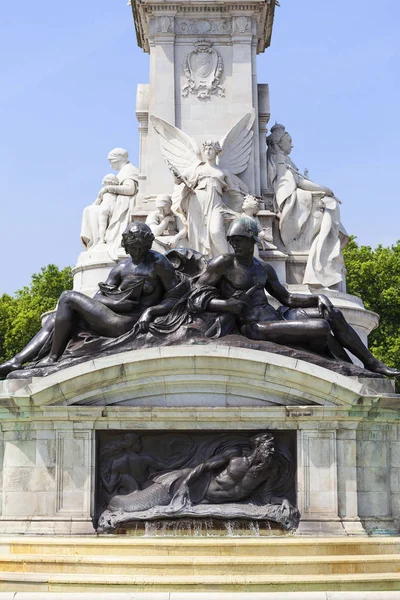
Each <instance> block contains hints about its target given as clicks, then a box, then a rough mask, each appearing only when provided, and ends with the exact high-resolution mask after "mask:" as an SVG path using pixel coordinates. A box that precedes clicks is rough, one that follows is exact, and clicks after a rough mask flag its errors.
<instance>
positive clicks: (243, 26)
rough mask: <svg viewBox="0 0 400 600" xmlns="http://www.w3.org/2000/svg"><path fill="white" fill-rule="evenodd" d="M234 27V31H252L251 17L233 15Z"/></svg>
mask: <svg viewBox="0 0 400 600" xmlns="http://www.w3.org/2000/svg"><path fill="white" fill-rule="evenodd" d="M232 29H233V33H251V19H250V17H233V19H232Z"/></svg>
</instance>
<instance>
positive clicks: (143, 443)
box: [96, 431, 300, 533]
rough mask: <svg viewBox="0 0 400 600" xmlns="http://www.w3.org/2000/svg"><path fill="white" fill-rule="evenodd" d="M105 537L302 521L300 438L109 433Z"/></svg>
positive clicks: (101, 511)
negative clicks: (148, 527) (158, 527)
mask: <svg viewBox="0 0 400 600" xmlns="http://www.w3.org/2000/svg"><path fill="white" fill-rule="evenodd" d="M98 442H99V444H98V457H99V461H98V472H97V493H96V513H97V515H98V531H99V532H107V533H109V532H112V531H115V530H116V529H117V528H118V527H120V526H123V525H124V524H126V523H129V522H132V521H142V520H153V519H159V518H166V517H167V518H176V519H181V518H182V517H188V516H189V517H194V518H204V517H207V518H219V519H232V518H241V519H251V520H253V519H254V520H270V521H273V522H275V523H277V524H279V525H280V526H281V527H282V528H283V529H286V530H288V529H294V528H296V527H297V525H298V522H299V517H300V515H299V512H298V510H297V509H296V508H295V506H294V505H295V503H296V492H295V479H296V465H295V461H294V458H293V457H294V455H295V435H294V433H293V432H284V433H281V432H275V433H274V436H272V435H271V433H269V432H267V431H261V432H259V433H256V434H254V433H250V432H247V433H246V432H240V433H239V432H230V431H213V432H185V433H182V432H177V431H176V432H173V431H169V432H167V433H166V432H162V433H159V432H154V433H139V432H128V433H123V434H121V433H120V432H111V433H110V432H102V433H101V434H99V438H98Z"/></svg>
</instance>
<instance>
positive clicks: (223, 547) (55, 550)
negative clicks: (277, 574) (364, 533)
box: [0, 536, 400, 557]
mask: <svg viewBox="0 0 400 600" xmlns="http://www.w3.org/2000/svg"><path fill="white" fill-rule="evenodd" d="M4 554H41V555H46V554H51V555H63V556H64V555H70V554H79V555H81V556H83V555H95V556H102V555H105V556H137V555H139V556H142V555H146V556H220V555H222V556H253V555H256V556H275V557H277V556H290V557H292V556H326V555H329V556H343V555H370V554H400V537H390V538H368V537H348V538H341V537H330V538H325V537H317V538H311V537H303V538H301V537H294V536H293V537H291V536H285V537H251V538H250V537H243V538H240V537H223V538H218V537H212V536H210V537H205V536H202V537H161V536H160V537H151V538H150V537H149V538H147V537H136V538H135V537H121V536H99V537H83V536H79V537H78V536H76V537H74V536H68V537H61V536H57V537H45V536H40V537H30V536H29V537H28V536H23V537H22V536H19V537H9V538H7V537H1V538H0V557H1V555H4Z"/></svg>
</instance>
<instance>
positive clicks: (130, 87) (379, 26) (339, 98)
mask: <svg viewBox="0 0 400 600" xmlns="http://www.w3.org/2000/svg"><path fill="white" fill-rule="evenodd" d="M280 2H281V7H280V8H277V9H276V17H275V25H274V32H273V36H272V45H271V48H270V49H269V50H267V51H266V52H265V53H264V54H262V55H260V56H259V60H258V80H259V82H260V83H269V85H270V93H271V112H272V116H271V125H272V123H273V122H274V121H275V120H277V121H278V122H281V123H284V124H285V125H286V127H287V129H288V130H289V131H290V133H291V135H292V137H293V141H294V145H295V148H294V150H293V154H292V156H293V159H294V161H295V162H296V164H297V165H298V166H299V167H300V168H301V169H303V168H304V167H308V169H309V171H310V176H311V177H312V178H313V179H314V180H315V181H318V182H319V183H322V184H324V185H327V186H329V187H330V188H332V189H333V190H334V192H335V193H336V195H337V196H338V197H339V198H340V199H341V200H342V201H343V206H342V221H343V223H344V225H345V227H346V228H347V230H348V231H349V233H353V234H355V235H357V237H358V240H359V242H360V243H363V244H368V245H372V246H376V245H377V244H379V243H382V244H384V245H389V244H392V243H395V242H396V240H397V239H399V238H400V225H399V220H400V219H399V217H400V209H399V201H400V192H399V184H398V179H397V177H398V174H399V172H400V150H399V134H400V125H399V123H400V120H399V88H400V85H399V72H400V67H399V65H400V49H399V48H400V45H399V43H398V37H399V22H400V3H399V2H398V0H380V2H379V3H377V2H376V1H372V0H351V1H349V2H345V3H344V2H342V3H340V2H328V1H327V0H280ZM0 55H1V57H2V60H1V65H0V81H1V82H2V86H1V92H0V119H1V136H0V159H1V160H0V170H1V171H0V176H1V190H2V202H1V223H2V228H1V232H2V235H1V239H0V273H1V287H0V293H2V292H8V293H12V292H14V291H15V290H16V289H17V288H20V287H22V286H23V285H27V284H28V283H29V281H30V277H31V275H32V273H34V272H37V271H39V270H40V267H41V266H44V265H47V264H48V263H50V262H53V263H55V264H57V265H58V266H60V267H63V266H66V265H71V266H72V265H74V264H75V262H76V258H77V256H78V254H79V252H80V250H81V248H80V242H79V231H80V221H81V214H82V210H83V208H84V207H85V206H86V205H87V204H90V203H91V202H93V201H94V199H95V197H96V194H97V191H98V189H99V187H100V183H101V179H102V177H103V175H104V174H105V173H108V172H109V170H110V169H109V167H108V163H107V161H106V156H107V153H108V151H109V150H110V149H111V148H113V147H115V146H122V147H126V148H128V150H129V151H130V154H131V159H132V161H133V162H135V163H137V153H138V134H137V122H136V117H135V95H136V86H137V84H138V83H146V82H147V81H148V65H149V58H148V55H146V54H144V53H143V52H142V50H141V49H140V48H138V47H137V45H136V37H135V30H134V27H133V22H132V16H131V11H130V8H129V7H128V6H127V5H126V0H68V2H54V0H52V1H50V0H39V1H36V2H32V1H31V0H18V1H16V2H7V3H6V4H5V5H4V6H3V7H2V18H1V22H0Z"/></svg>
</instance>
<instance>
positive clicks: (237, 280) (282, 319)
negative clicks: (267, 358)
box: [198, 217, 400, 377]
mask: <svg viewBox="0 0 400 600" xmlns="http://www.w3.org/2000/svg"><path fill="white" fill-rule="evenodd" d="M228 240H229V243H230V245H231V246H232V248H233V250H234V254H225V255H221V256H218V257H217V258H214V259H213V260H211V261H210V262H209V264H208V266H207V269H206V270H205V272H204V273H203V274H202V275H201V277H200V278H199V280H198V286H199V290H200V293H199V297H201V289H202V288H203V289H214V290H215V292H214V296H213V297H211V296H210V295H209V296H208V298H207V306H205V309H206V310H207V311H208V312H214V313H220V314H221V313H228V314H231V315H233V316H234V317H235V319H236V321H237V324H238V325H239V327H240V329H241V332H242V334H243V335H245V336H246V337H248V338H250V339H253V340H266V341H270V342H275V343H277V344H284V345H288V346H295V347H296V346H301V347H304V346H308V347H309V348H310V349H311V350H313V351H316V352H318V353H320V354H323V353H324V352H327V351H331V352H333V354H334V356H337V358H342V359H343V358H344V359H345V360H347V361H348V360H349V357H348V356H347V355H346V353H345V351H344V350H343V349H347V350H349V351H350V352H351V353H352V354H354V356H356V357H357V358H358V359H359V360H360V361H361V362H362V363H363V365H364V367H365V368H366V369H368V370H369V371H372V372H375V373H381V374H383V375H386V376H388V377H398V376H400V371H397V370H396V369H391V368H389V367H387V366H386V365H385V364H383V363H382V362H380V361H379V360H377V359H376V358H375V357H374V356H373V355H372V354H371V352H370V351H369V350H368V348H367V347H366V346H365V345H364V344H363V342H362V341H361V339H360V337H359V336H358V334H357V333H356V331H355V330H354V329H353V328H352V327H351V326H350V325H349V324H348V323H347V321H346V320H345V318H344V316H343V314H342V312H341V311H340V310H339V309H337V308H335V307H334V306H333V305H332V303H331V301H330V300H329V299H328V298H327V297H326V296H324V295H323V294H314V295H306V294H294V293H291V292H289V291H288V290H287V289H286V288H285V287H284V286H283V285H282V284H281V283H280V282H279V280H278V277H277V275H276V273H275V270H274V269H273V268H272V267H271V266H270V265H268V264H267V263H265V262H264V261H261V260H259V259H257V258H255V257H254V244H255V243H257V242H258V228H257V225H256V223H255V221H254V219H250V218H248V217H241V218H240V219H236V220H235V221H234V222H233V223H232V225H231V226H230V228H229V231H228ZM265 291H267V292H268V293H269V294H270V295H271V296H272V297H273V298H275V299H276V300H278V301H279V302H280V304H282V307H280V308H279V309H278V310H276V309H275V308H274V307H273V306H272V305H271V304H270V303H269V302H268V299H267V296H266V294H265ZM285 307H286V308H285ZM328 344H329V346H328Z"/></svg>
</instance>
